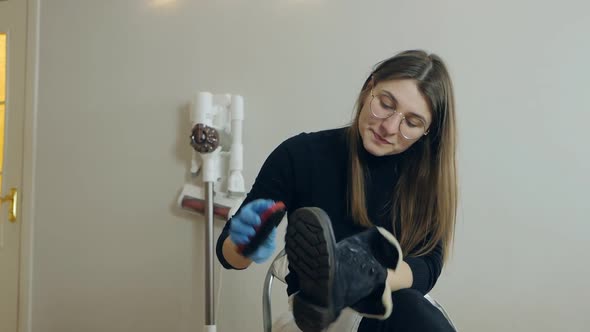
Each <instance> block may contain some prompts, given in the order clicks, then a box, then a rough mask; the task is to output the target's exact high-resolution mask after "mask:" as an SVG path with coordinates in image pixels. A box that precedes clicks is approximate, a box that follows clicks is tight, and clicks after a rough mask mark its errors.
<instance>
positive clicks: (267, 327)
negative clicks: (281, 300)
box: [262, 272, 274, 332]
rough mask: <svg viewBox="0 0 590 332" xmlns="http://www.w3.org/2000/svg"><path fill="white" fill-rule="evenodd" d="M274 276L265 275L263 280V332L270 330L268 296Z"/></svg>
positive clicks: (270, 316) (270, 320) (270, 318)
mask: <svg viewBox="0 0 590 332" xmlns="http://www.w3.org/2000/svg"><path fill="white" fill-rule="evenodd" d="M273 280H274V276H273V275H272V273H270V272H269V273H267V274H266V278H265V280H264V289H263V290H262V323H263V327H264V332H271V330H272V310H271V304H270V295H271V290H272V282H273Z"/></svg>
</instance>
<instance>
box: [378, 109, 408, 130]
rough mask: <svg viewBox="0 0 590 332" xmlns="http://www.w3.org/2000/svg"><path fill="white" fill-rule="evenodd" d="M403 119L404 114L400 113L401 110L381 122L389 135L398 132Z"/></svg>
mask: <svg viewBox="0 0 590 332" xmlns="http://www.w3.org/2000/svg"><path fill="white" fill-rule="evenodd" d="M402 121H403V115H402V114H400V113H399V112H396V113H395V114H393V115H392V116H390V117H388V118H387V119H384V120H383V121H382V122H381V127H383V129H384V131H385V132H386V133H387V134H388V135H393V134H397V132H398V131H399V127H400V124H401V122H402Z"/></svg>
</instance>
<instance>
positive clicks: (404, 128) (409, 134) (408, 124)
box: [399, 119, 426, 139]
mask: <svg viewBox="0 0 590 332" xmlns="http://www.w3.org/2000/svg"><path fill="white" fill-rule="evenodd" d="M399 127H400V128H399V129H400V131H401V133H402V135H403V136H404V137H405V138H407V139H416V138H419V137H421V136H422V135H424V132H425V130H426V128H424V123H422V121H420V120H417V119H410V120H408V119H404V120H403V121H402V122H401V123H400V125H399Z"/></svg>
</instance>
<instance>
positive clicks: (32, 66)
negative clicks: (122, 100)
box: [18, 0, 41, 332]
mask: <svg viewBox="0 0 590 332" xmlns="http://www.w3.org/2000/svg"><path fill="white" fill-rule="evenodd" d="M40 15H41V0H27V33H26V38H27V41H26V42H27V44H26V51H25V52H26V57H27V59H26V63H25V76H26V77H25V109H24V112H25V114H24V125H23V130H24V132H23V171H22V184H21V185H22V188H21V193H22V195H21V197H22V199H21V200H20V201H21V206H20V209H21V222H22V224H21V250H20V258H19V259H20V270H19V294H18V299H19V300H18V306H19V308H18V332H31V329H32V312H33V310H32V307H33V301H32V291H33V272H34V271H33V259H34V257H33V244H34V238H33V235H34V234H33V231H34V221H35V182H36V181H35V165H36V154H37V153H36V152H37V106H38V104H37V101H38V83H39V37H40V35H39V28H40Z"/></svg>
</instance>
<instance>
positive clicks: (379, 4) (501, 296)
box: [32, 0, 590, 332]
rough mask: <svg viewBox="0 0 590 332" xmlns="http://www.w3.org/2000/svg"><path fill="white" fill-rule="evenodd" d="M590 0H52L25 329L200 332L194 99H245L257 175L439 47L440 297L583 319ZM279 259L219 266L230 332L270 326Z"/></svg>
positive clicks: (470, 318)
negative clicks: (444, 138)
mask: <svg viewBox="0 0 590 332" xmlns="http://www.w3.org/2000/svg"><path fill="white" fill-rule="evenodd" d="M589 9H590V5H588V4H587V2H585V1H574V0H568V1H561V2H559V3H557V2H539V1H507V0H502V1H468V0H456V1H363V2H361V1H328V0H273V1H238V0H219V1H189V0H169V1H164V0H159V1H156V0H126V1H117V0H108V1H75V0H44V1H42V3H41V26H40V31H41V35H40V38H41V39H40V40H41V45H40V47H41V48H40V82H39V109H38V142H37V144H38V155H37V156H36V157H37V162H38V164H37V173H36V179H37V182H36V188H37V197H36V206H35V209H36V213H35V215H36V220H35V234H34V236H35V248H34V276H33V277H34V280H33V286H34V288H33V329H32V330H33V331H34V332H54V331H55V332H57V331H60V332H63V331H87V332H92V331H112V332H114V331H127V332H129V331H138V332H139V331H142V332H145V331H194V330H195V329H196V330H199V329H200V326H201V325H202V324H203V319H204V316H203V302H202V301H203V297H204V291H203V285H204V282H203V274H202V266H203V257H202V248H203V231H204V227H203V224H202V220H194V218H193V217H191V216H188V215H186V214H184V213H180V212H178V211H177V210H176V209H175V208H174V200H175V198H176V195H177V192H178V190H179V188H180V187H181V185H182V184H183V182H184V181H185V179H186V173H187V163H188V159H189V156H190V147H189V146H188V141H187V135H188V131H189V129H190V127H189V124H188V121H187V120H188V114H187V112H186V110H187V105H188V103H189V102H190V101H191V98H192V96H193V95H194V93H195V92H197V91H199V90H210V91H214V92H231V93H239V94H242V95H244V97H245V103H246V112H247V113H246V114H247V118H246V123H245V133H246V136H245V154H246V157H245V158H246V160H245V167H246V170H245V177H246V180H247V184H248V185H250V184H251V183H252V181H253V179H254V177H255V175H256V173H257V171H258V169H259V167H260V165H261V164H262V162H263V161H264V159H265V157H266V155H267V154H268V153H269V152H270V151H271V150H272V149H273V148H274V147H275V146H276V145H277V144H278V143H280V141H282V140H283V139H285V138H286V137H289V136H291V135H293V134H296V133H299V132H301V131H313V130H319V129H324V128H330V127H335V126H339V125H342V124H345V123H346V122H347V121H349V119H350V117H351V112H352V108H353V102H354V99H355V96H356V93H358V89H359V88H360V85H361V84H362V82H363V80H364V79H365V78H366V76H367V75H368V73H369V72H370V70H371V66H372V65H373V64H374V63H376V62H377V61H379V60H381V59H383V58H385V57H388V56H390V55H393V54H394V53H396V52H398V51H400V50H403V49H408V48H424V49H427V50H430V51H434V52H436V53H438V54H440V55H441V56H442V57H443V58H444V59H446V60H447V62H448V65H449V67H450V70H451V73H452V75H453V78H454V82H455V87H456V97H457V106H458V109H457V111H458V116H459V129H460V154H459V167H460V176H461V195H462V196H461V206H460V211H459V220H458V224H457V232H456V235H457V236H456V246H455V254H454V256H453V258H452V260H451V262H450V263H449V264H448V265H447V266H446V269H445V271H444V275H443V276H442V277H441V279H440V281H439V284H438V285H437V287H436V288H435V290H434V291H433V294H434V295H435V297H436V298H437V299H438V300H440V301H441V302H442V303H443V304H444V305H445V306H446V308H447V309H448V310H449V311H450V312H451V314H452V316H453V317H454V319H455V321H456V323H457V325H458V326H459V327H460V328H461V329H462V330H463V331H482V332H486V331H556V330H559V331H583V330H584V327H586V326H588V325H589V324H590V318H588V315H587V314H586V310H584V309H583V308H584V307H587V305H586V304H585V301H586V298H587V297H588V296H590V291H589V289H590V288H589V287H588V285H587V282H588V281H587V276H588V274H589V273H590V267H589V265H588V264H587V263H586V262H585V256H586V252H587V251H588V250H589V249H590V245H589V244H588V242H587V241H584V240H585V237H586V234H587V233H588V232H589V231H590V226H588V223H587V222H588V212H590V210H589V208H588V204H587V202H586V201H585V198H586V197H588V193H587V190H588V188H589V187H590V177H589V176H588V170H590V154H589V153H588V152H589V151H588V147H587V146H586V143H587V142H588V141H590V134H589V133H588V130H587V126H588V125H587V124H588V122H589V121H590V113H589V110H590V102H589V101H588V98H587V96H588V92H589V91H588V86H589V85H588V82H587V79H588V77H590V75H589V74H590V70H589V68H590V66H589V65H588V59H589V58H590V45H589V44H588V36H587V35H588V31H590V20H589V18H590V15H589V14H588V12H589ZM219 226H220V227H221V224H220V225H219ZM265 269H266V266H256V267H253V268H251V269H249V270H247V271H242V272H236V271H230V272H228V271H223V274H222V279H223V280H222V281H223V282H222V290H221V297H220V304H219V316H218V328H219V330H220V331H259V330H260V329H261V305H260V292H261V288H262V281H263V274H264V270H265ZM238 292H239V294H238ZM282 300H283V297H282V292H281V291H280V290H279V291H277V293H276V294H275V304H277V307H278V308H279V309H284V308H285V303H284V302H281V303H279V302H280V301H282Z"/></svg>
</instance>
